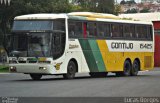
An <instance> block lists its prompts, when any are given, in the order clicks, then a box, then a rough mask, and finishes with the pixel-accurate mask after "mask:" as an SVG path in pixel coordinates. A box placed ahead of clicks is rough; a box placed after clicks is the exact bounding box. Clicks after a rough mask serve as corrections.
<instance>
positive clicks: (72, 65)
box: [63, 61, 77, 79]
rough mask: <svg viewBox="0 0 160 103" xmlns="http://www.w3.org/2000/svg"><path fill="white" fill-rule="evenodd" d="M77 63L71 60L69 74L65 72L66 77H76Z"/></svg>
mask: <svg viewBox="0 0 160 103" xmlns="http://www.w3.org/2000/svg"><path fill="white" fill-rule="evenodd" d="M76 69H77V68H76V64H75V63H74V62H73V61H70V62H69V63H68V66H67V74H63V77H64V78H65V79H74V78H75V74H76Z"/></svg>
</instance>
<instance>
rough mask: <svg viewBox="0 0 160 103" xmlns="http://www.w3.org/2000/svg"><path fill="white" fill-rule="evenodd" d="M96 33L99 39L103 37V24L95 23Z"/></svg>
mask: <svg viewBox="0 0 160 103" xmlns="http://www.w3.org/2000/svg"><path fill="white" fill-rule="evenodd" d="M97 33H98V37H99V38H104V37H105V25H104V23H97Z"/></svg>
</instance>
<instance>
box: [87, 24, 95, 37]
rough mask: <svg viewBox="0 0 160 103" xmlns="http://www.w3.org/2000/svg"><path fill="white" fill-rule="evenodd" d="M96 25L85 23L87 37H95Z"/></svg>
mask: <svg viewBox="0 0 160 103" xmlns="http://www.w3.org/2000/svg"><path fill="white" fill-rule="evenodd" d="M96 28H97V27H96V23H94V22H89V23H87V36H88V37H95V36H96V35H97V31H96V30H97V29H96Z"/></svg>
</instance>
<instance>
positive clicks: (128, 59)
mask: <svg viewBox="0 0 160 103" xmlns="http://www.w3.org/2000/svg"><path fill="white" fill-rule="evenodd" d="M125 61H129V62H130V64H131V66H132V60H131V59H130V58H126V59H125ZM125 61H124V63H125Z"/></svg>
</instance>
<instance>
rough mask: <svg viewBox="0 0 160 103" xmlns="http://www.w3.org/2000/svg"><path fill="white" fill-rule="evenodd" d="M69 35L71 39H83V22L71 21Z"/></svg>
mask: <svg viewBox="0 0 160 103" xmlns="http://www.w3.org/2000/svg"><path fill="white" fill-rule="evenodd" d="M68 33H69V37H70V38H76V37H78V38H79V37H83V35H82V34H83V29H82V22H78V21H69V25H68Z"/></svg>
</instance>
